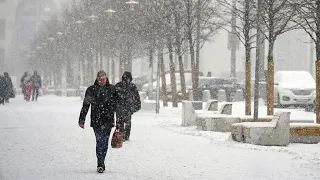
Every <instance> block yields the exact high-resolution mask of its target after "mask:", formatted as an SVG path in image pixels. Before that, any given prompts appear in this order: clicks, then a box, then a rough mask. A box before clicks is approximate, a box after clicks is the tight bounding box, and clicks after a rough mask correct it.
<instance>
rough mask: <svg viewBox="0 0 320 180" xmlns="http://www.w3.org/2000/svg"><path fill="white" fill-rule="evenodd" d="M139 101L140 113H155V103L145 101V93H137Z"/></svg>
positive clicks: (153, 101)
mask: <svg viewBox="0 0 320 180" xmlns="http://www.w3.org/2000/svg"><path fill="white" fill-rule="evenodd" d="M139 95H140V100H141V111H155V110H156V105H157V104H156V101H155V100H146V98H147V93H145V92H139Z"/></svg>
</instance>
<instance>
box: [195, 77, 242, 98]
mask: <svg viewBox="0 0 320 180" xmlns="http://www.w3.org/2000/svg"><path fill="white" fill-rule="evenodd" d="M198 87H199V91H200V92H202V91H204V90H209V91H210V94H211V98H212V99H217V98H218V92H219V90H221V89H222V90H225V91H226V95H227V101H232V96H233V94H234V93H235V92H236V91H237V90H238V89H241V90H243V91H244V89H243V88H242V87H241V85H240V84H239V83H237V82H235V81H234V80H232V79H228V78H220V77H200V78H199V86H198ZM199 95H200V96H201V99H202V93H199Z"/></svg>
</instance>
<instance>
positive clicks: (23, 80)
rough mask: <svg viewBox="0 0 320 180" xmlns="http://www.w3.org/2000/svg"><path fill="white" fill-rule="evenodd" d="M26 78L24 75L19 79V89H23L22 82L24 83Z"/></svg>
mask: <svg viewBox="0 0 320 180" xmlns="http://www.w3.org/2000/svg"><path fill="white" fill-rule="evenodd" d="M26 77H27V74H26V73H24V74H23V76H22V77H21V79H20V82H21V85H20V87H21V88H23V86H24V82H25V79H26Z"/></svg>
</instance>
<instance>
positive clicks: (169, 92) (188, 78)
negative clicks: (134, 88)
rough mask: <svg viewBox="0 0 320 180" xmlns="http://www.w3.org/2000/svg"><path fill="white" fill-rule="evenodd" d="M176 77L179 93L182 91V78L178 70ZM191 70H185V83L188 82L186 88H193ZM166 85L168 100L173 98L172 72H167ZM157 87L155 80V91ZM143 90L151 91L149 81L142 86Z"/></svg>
mask: <svg viewBox="0 0 320 180" xmlns="http://www.w3.org/2000/svg"><path fill="white" fill-rule="evenodd" d="M175 77H176V85H177V93H178V94H179V93H181V81H180V80H181V79H180V73H178V72H176V73H175ZM191 79H192V78H191V72H185V83H186V89H187V90H188V89H191V87H192V80H191ZM159 85H160V93H162V81H161V77H160V84H159ZM166 86H167V88H166V89H167V96H168V100H170V99H171V98H172V88H171V75H170V72H167V73H166ZM156 87H157V81H156V80H155V81H154V82H153V92H154V93H155V92H156ZM141 90H142V91H144V92H147V94H148V93H149V83H146V84H144V85H143V86H142V88H141ZM179 99H180V98H179Z"/></svg>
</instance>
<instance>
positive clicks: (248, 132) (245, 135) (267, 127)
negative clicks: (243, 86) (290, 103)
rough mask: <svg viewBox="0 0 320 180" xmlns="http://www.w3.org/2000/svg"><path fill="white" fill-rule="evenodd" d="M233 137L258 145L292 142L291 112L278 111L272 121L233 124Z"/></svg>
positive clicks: (276, 144) (281, 144)
mask: <svg viewBox="0 0 320 180" xmlns="http://www.w3.org/2000/svg"><path fill="white" fill-rule="evenodd" d="M231 135H232V139H233V140H235V141H238V142H244V143H249V144H256V145H266V146H286V145H288V144H289V143H290V112H277V113H276V114H275V115H274V116H273V119H272V121H271V122H242V123H236V124H233V125H232V126H231Z"/></svg>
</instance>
